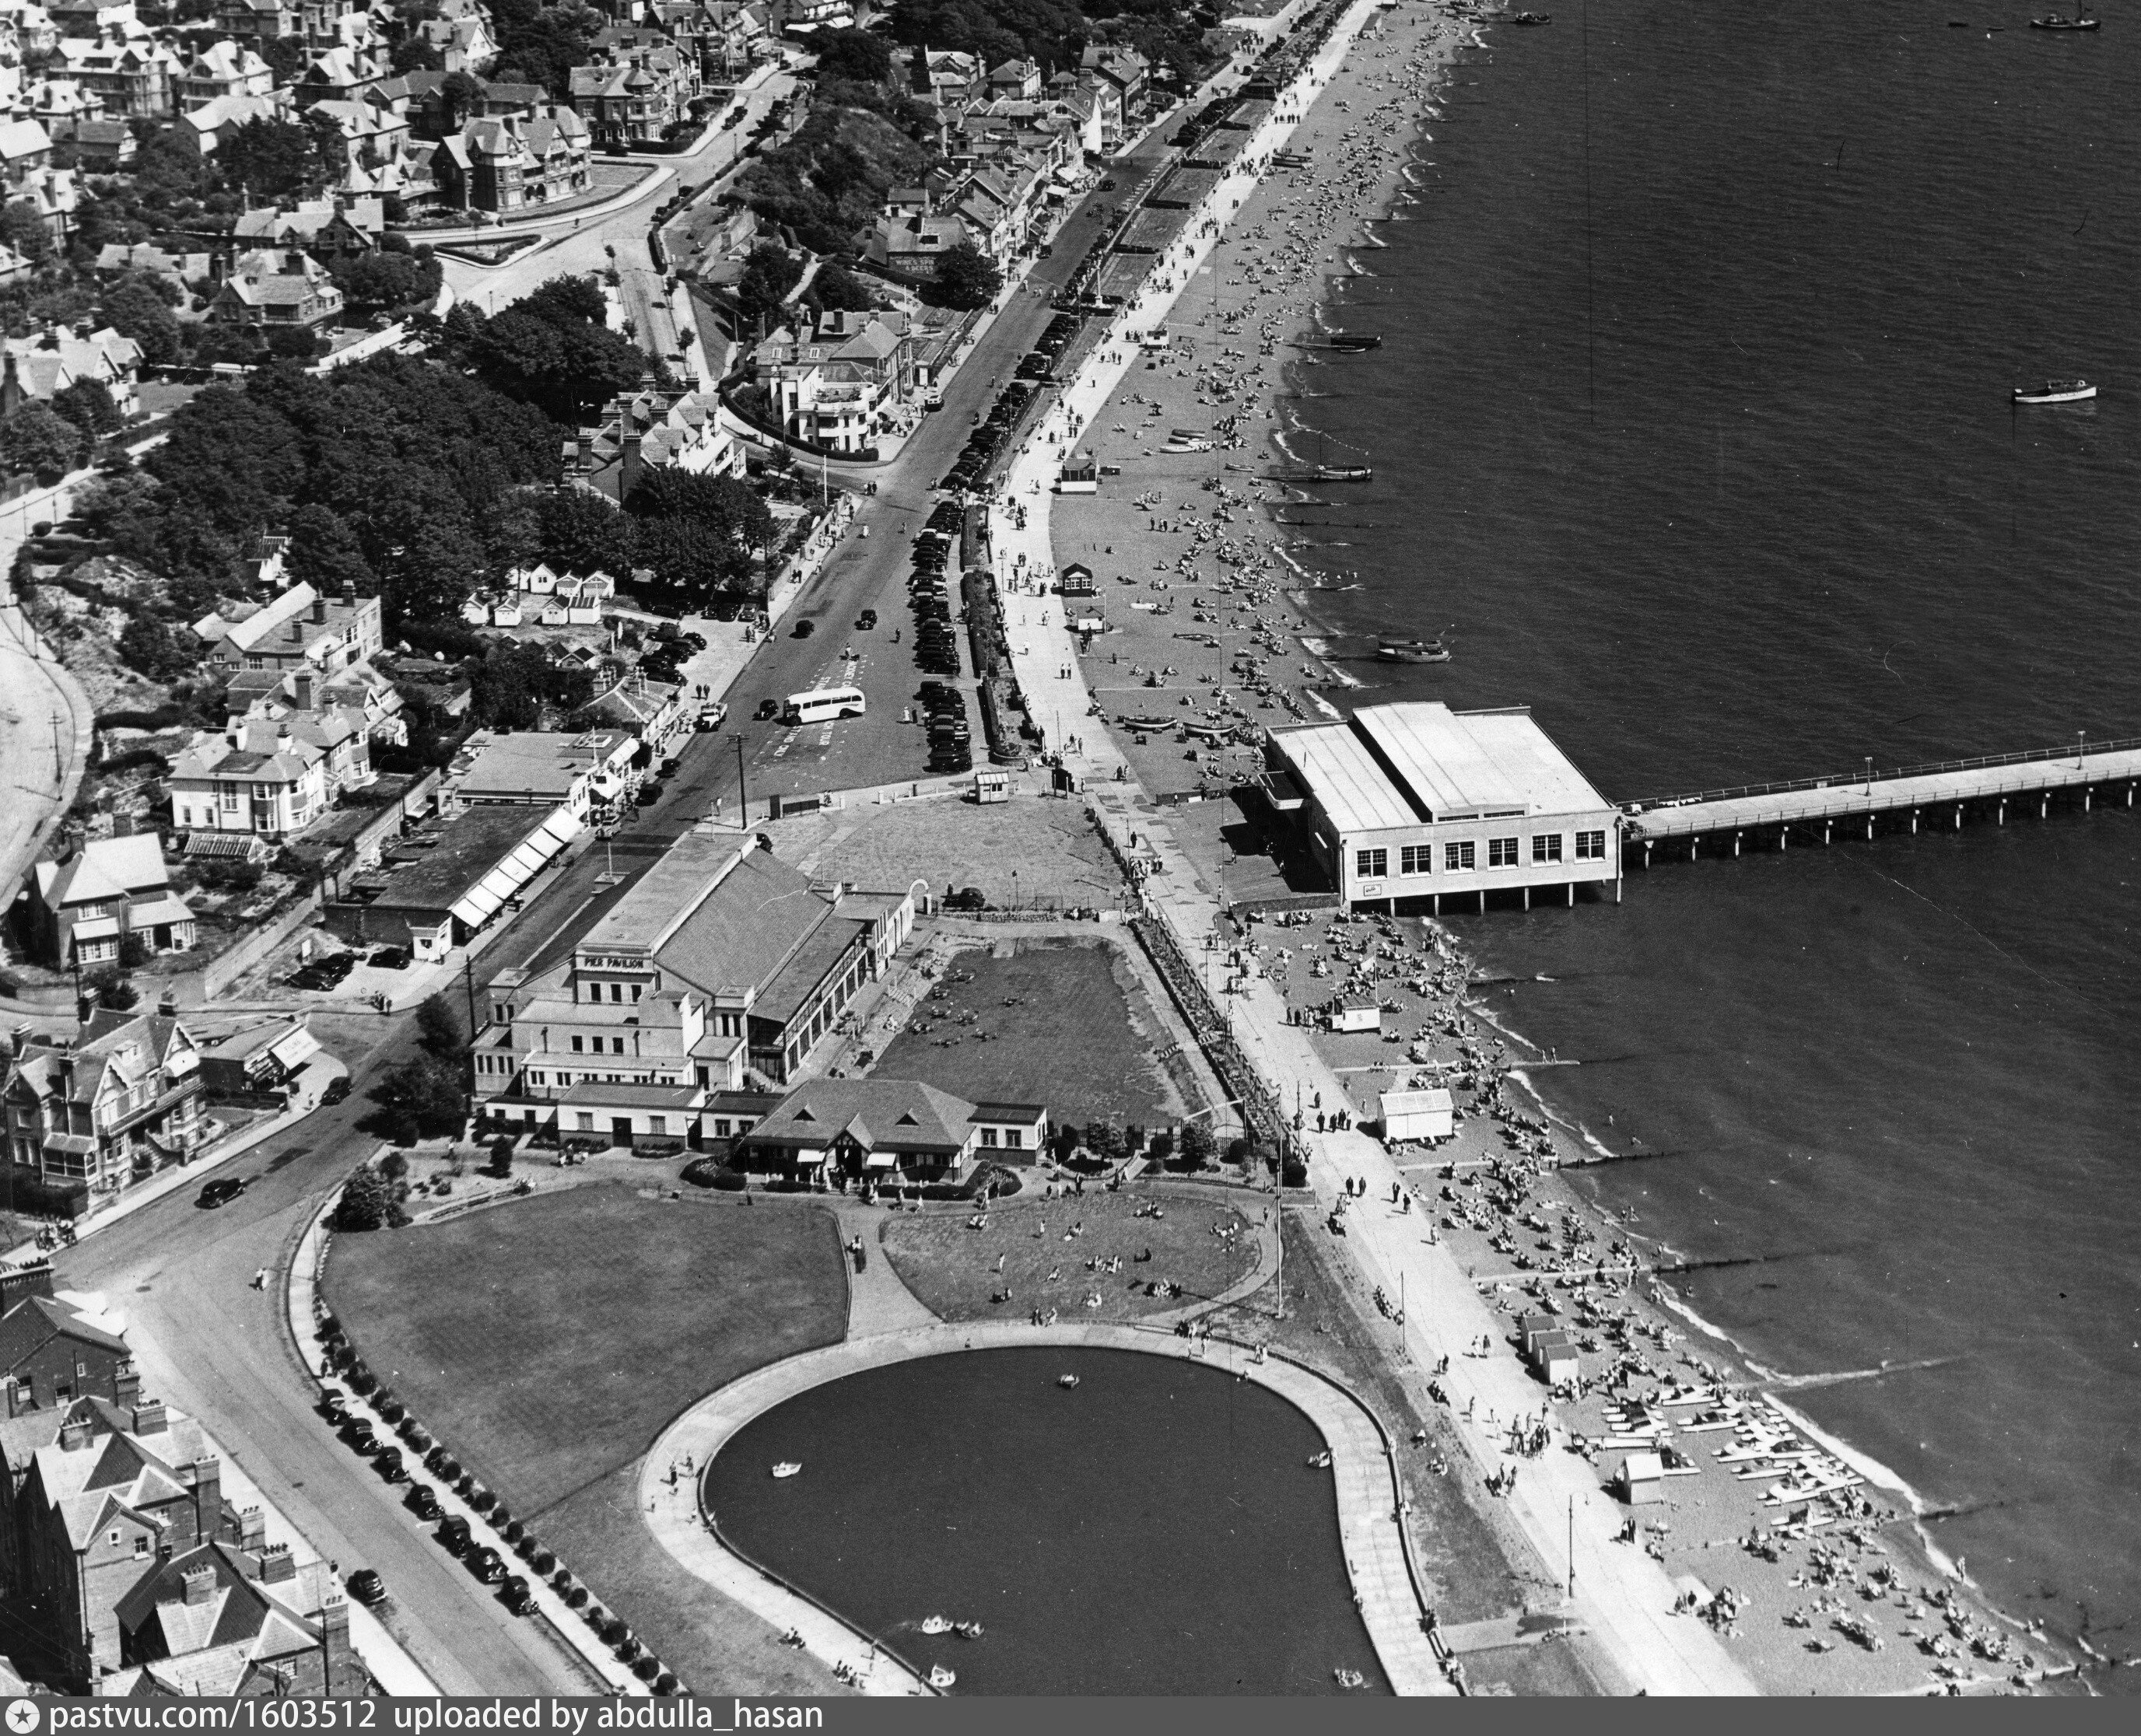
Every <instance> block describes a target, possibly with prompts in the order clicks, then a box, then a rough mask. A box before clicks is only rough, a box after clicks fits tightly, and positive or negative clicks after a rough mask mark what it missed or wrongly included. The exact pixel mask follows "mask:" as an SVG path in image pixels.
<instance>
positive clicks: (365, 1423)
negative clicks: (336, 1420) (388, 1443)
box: [342, 1417, 379, 1457]
mask: <svg viewBox="0 0 2141 1736" xmlns="http://www.w3.org/2000/svg"><path fill="white" fill-rule="evenodd" d="M342 1438H343V1439H344V1440H346V1441H347V1442H348V1443H350V1445H351V1446H352V1447H354V1448H356V1449H357V1451H358V1452H359V1453H364V1454H366V1455H367V1457H368V1456H369V1455H371V1454H372V1453H377V1451H378V1450H379V1438H378V1437H377V1435H375V1434H373V1433H372V1421H371V1419H369V1418H368V1417H352V1418H351V1419H349V1420H348V1421H347V1423H345V1424H342Z"/></svg>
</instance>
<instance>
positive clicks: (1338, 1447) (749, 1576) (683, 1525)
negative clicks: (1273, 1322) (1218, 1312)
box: [639, 1321, 1455, 1695]
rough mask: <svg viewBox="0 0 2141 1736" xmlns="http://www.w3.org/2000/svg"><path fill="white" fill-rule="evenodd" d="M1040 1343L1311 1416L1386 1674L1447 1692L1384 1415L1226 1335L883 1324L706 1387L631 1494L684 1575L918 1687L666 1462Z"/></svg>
mask: <svg viewBox="0 0 2141 1736" xmlns="http://www.w3.org/2000/svg"><path fill="white" fill-rule="evenodd" d="M1027 1345H1084V1346H1086V1347H1088V1348H1090V1349H1100V1350H1139V1351H1143V1352H1144V1353H1145V1354H1146V1355H1155V1356H1173V1357H1176V1358H1178V1359H1179V1360H1184V1361H1210V1362H1212V1363H1213V1364H1215V1365H1218V1366H1219V1367H1221V1368H1223V1369H1224V1370H1227V1371H1228V1372H1229V1373H1233V1374H1236V1375H1242V1376H1243V1377H1245V1378H1247V1379H1251V1380H1254V1381H1256V1382H1257V1383H1258V1384H1259V1385H1262V1386H1263V1387H1265V1388H1267V1389H1269V1390H1270V1391H1272V1392H1274V1393H1276V1394H1278V1395H1279V1397H1281V1398H1282V1399H1286V1400H1287V1402H1288V1403H1289V1404H1292V1405H1293V1406H1294V1407H1295V1408H1296V1409H1298V1410H1300V1411H1302V1412H1303V1413H1304V1414H1307V1417H1308V1419H1309V1420H1310V1421H1312V1423H1314V1424H1316V1426H1317V1429H1320V1430H1321V1431H1322V1434H1323V1438H1324V1440H1325V1442H1326V1443H1327V1444H1328V1445H1329V1447H1330V1448H1331V1473H1332V1476H1333V1477H1334V1478H1336V1486H1337V1497H1338V1532H1339V1540H1340V1542H1341V1545H1342V1547H1343V1548H1344V1550H1345V1553H1346V1571H1347V1572H1348V1574H1349V1575H1350V1576H1351V1579H1352V1581H1353V1590H1354V1594H1355V1599H1356V1602H1357V1603H1358V1604H1359V1606H1360V1609H1361V1619H1362V1620H1363V1621H1364V1622H1365V1623H1366V1626H1367V1630H1368V1635H1369V1638H1370V1639H1371V1640H1372V1641H1373V1642H1374V1644H1375V1647H1376V1655H1377V1656H1378V1657H1380V1658H1381V1660H1382V1665H1383V1670H1384V1673H1385V1675H1388V1676H1389V1677H1390V1685H1391V1686H1392V1688H1393V1689H1395V1690H1396V1692H1398V1693H1399V1694H1408V1695H1419V1694H1453V1693H1454V1692H1455V1689H1453V1688H1452V1687H1451V1686H1450V1685H1449V1683H1448V1682H1446V1681H1445V1679H1444V1678H1443V1675H1442V1671H1441V1668H1440V1664H1439V1663H1438V1661H1437V1660H1436V1656H1435V1650H1434V1646H1433V1645H1432V1643H1431V1641H1430V1640H1429V1638H1428V1635H1427V1633H1426V1630H1425V1621H1424V1612H1423V1611H1422V1609H1421V1606H1420V1599H1419V1597H1418V1596H1417V1594H1416V1593H1415V1590H1414V1582H1413V1579H1412V1576H1411V1573H1410V1568H1409V1566H1408V1564H1407V1561H1406V1556H1405V1537H1404V1529H1403V1527H1402V1525H1401V1524H1400V1522H1398V1520H1399V1516H1398V1514H1397V1511H1396V1502H1397V1500H1398V1494H1397V1485H1396V1481H1395V1473H1394V1470H1393V1468H1392V1466H1391V1463H1390V1448H1389V1444H1388V1443H1387V1441H1386V1440H1385V1437H1384V1434H1383V1432H1382V1429H1381V1426H1380V1425H1379V1424H1377V1423H1376V1419H1375V1418H1374V1417H1373V1415H1371V1414H1370V1413H1369V1412H1368V1410H1367V1409H1366V1408H1365V1407H1364V1406H1362V1405H1361V1404H1360V1402H1359V1401H1358V1400H1357V1399H1354V1398H1353V1397H1352V1396H1351V1394H1348V1393H1346V1391H1345V1390H1344V1389H1342V1388H1341V1387H1338V1386H1336V1384H1333V1383H1331V1382H1330V1381H1327V1380H1326V1379H1323V1378H1322V1376H1321V1375H1315V1374H1312V1373H1311V1372H1310V1371H1309V1370H1307V1369H1304V1368H1302V1367H1301V1366H1300V1365H1297V1364H1295V1363H1291V1362H1287V1361H1284V1360H1281V1359H1279V1358H1277V1357H1274V1358H1272V1359H1270V1360H1267V1361H1264V1362H1256V1361H1253V1360H1251V1358H1250V1356H1249V1355H1248V1353H1247V1352H1246V1351H1245V1350H1243V1349H1242V1348H1241V1347H1240V1346H1238V1345H1231V1344H1227V1343H1224V1342H1221V1341H1206V1340H1197V1339H1189V1338H1178V1337H1176V1336H1175V1335H1173V1334H1172V1333H1163V1332H1157V1331H1154V1330H1150V1329H1140V1328H1138V1327H1135V1326H1127V1325H1072V1326H1065V1325H1059V1326H1055V1327H1040V1326H1030V1325H1022V1324H1020V1323H1016V1322H1012V1321H1002V1322H997V1321H982V1322H977V1323H974V1324H970V1325H935V1326H917V1327H912V1328H908V1329H906V1330H898V1331H893V1332H882V1333H878V1334H875V1335H872V1336H870V1337H867V1338H859V1339H851V1340H848V1341H847V1342H846V1343H844V1344H838V1345H830V1346H829V1347H827V1348H826V1349H824V1350H812V1351H808V1352H806V1353H805V1354H804V1355H800V1356H791V1357H790V1358H788V1359H787V1360H785V1361H784V1362H777V1363H775V1364H774V1365H772V1366H770V1368H764V1369H760V1370H757V1371H756V1373H754V1374H750V1375H745V1376H744V1377H743V1378H742V1379H740V1380H736V1381H732V1382H731V1383H730V1384H728V1385H727V1386H725V1387H723V1388H722V1389H721V1390H720V1391H718V1392H716V1393H712V1394H708V1395H707V1396H706V1398H704V1399H701V1400H700V1401H699V1402H698V1403H697V1404H695V1405H693V1406H692V1408H691V1409H689V1410H687V1411H686V1412H685V1413H684V1414H682V1416H680V1417H679V1418H677V1420H676V1421H675V1422H674V1423H672V1424H670V1425H669V1427H668V1428H667V1429H665V1430H664V1431H663V1432H662V1436H661V1438H659V1439H658V1440H657V1441H656V1442H655V1443H654V1446H653V1448H652V1450H651V1451H650V1452H649V1453H647V1457H646V1458H645V1459H644V1460H643V1461H642V1464H641V1468H640V1476H639V1498H640V1502H641V1512H642V1513H643V1514H644V1515H645V1516H646V1519H647V1527H648V1529H650V1530H651V1531H652V1532H653V1533H654V1535H655V1537H656V1538H657V1541H659V1542H660V1543H661V1545H662V1547H663V1548H665V1549H667V1551H668V1552H669V1553H670V1554H671V1555H672V1556H674V1557H675V1558H676V1560H677V1563H678V1564H679V1565H680V1566H682V1567H683V1568H684V1569H685V1570H686V1571H687V1572H691V1573H694V1574H696V1575H697V1576H699V1577H700V1578H701V1579H702V1580H704V1581H706V1583H707V1584H709V1585H711V1586H713V1587H714V1588H715V1589H716V1590H717V1591H721V1593H723V1594H724V1595H725V1596H729V1597H732V1598H734V1599H735V1600H736V1601H737V1602H738V1603H740V1604H742V1605H743V1606H745V1607H746V1608H747V1609H749V1610H751V1611H754V1612H756V1614H758V1615H760V1616H763V1617H765V1620H768V1621H770V1622H771V1623H772V1624H773V1625H774V1626H775V1627H776V1628H779V1629H780V1630H782V1631H784V1632H785V1631H788V1630H794V1631H795V1633H797V1634H798V1635H800V1636H801V1638H802V1640H803V1643H804V1645H805V1647H806V1648H807V1649H808V1650H810V1651H812V1652H814V1653H815V1654H816V1655H818V1656H819V1657H821V1658H823V1659H824V1660H826V1661H827V1662H828V1663H831V1664H839V1663H842V1662H845V1663H846V1664H848V1665H850V1666H852V1667H853V1668H854V1669H855V1670H857V1671H858V1673H859V1676H860V1680H861V1685H862V1687H863V1689H864V1692H866V1693H872V1694H919V1693H924V1692H927V1691H928V1690H927V1689H926V1688H925V1687H924V1685H923V1683H922V1681H921V1680H920V1679H919V1678H918V1677H917V1676H916V1675H914V1674H913V1672H912V1671H911V1670H909V1669H908V1668H907V1666H906V1665H903V1664H901V1663H899V1662H898V1660H895V1659H893V1658H892V1657H890V1656H888V1655H886V1654H885V1653H884V1652H883V1651H882V1650H879V1649H878V1648H877V1647H876V1646H875V1645H874V1643H873V1642H872V1640H870V1638H869V1635H865V1634H863V1633H862V1632H860V1631H859V1630H857V1629H856V1628H854V1627H853V1626H851V1625H849V1624H848V1623H847V1622H846V1621H844V1620H842V1619H840V1618H839V1616H835V1615H834V1614H832V1613H831V1612H830V1611H828V1610H825V1609H824V1608H821V1607H820V1606H819V1605H817V1604H816V1603H815V1602H813V1601H810V1599H808V1598H805V1597H804V1596H800V1595H799V1594H798V1593H796V1592H795V1591H790V1589H789V1588H788V1587H787V1586H785V1585H782V1584H780V1582H779V1581H775V1580H773V1579H771V1578H769V1577H767V1576H765V1574H764V1573H763V1572H762V1571H760V1569H759V1568H757V1567H756V1566H753V1565H752V1564H751V1563H750V1562H748V1561H746V1560H744V1559H743V1558H742V1557H741V1556H739V1555H736V1554H735V1553H733V1552H731V1550H730V1549H729V1548H728V1547H726V1544H725V1543H724V1542H722V1541H721V1537H720V1534H719V1533H718V1532H716V1530H715V1529H714V1527H713V1526H712V1525H711V1524H710V1523H709V1522H708V1521H707V1519H706V1515H705V1513H704V1512H703V1511H702V1510H701V1505H700V1501H699V1494H698V1490H699V1479H698V1478H697V1477H696V1475H694V1476H690V1477H679V1478H677V1482H676V1483H675V1484H674V1486H672V1485H671V1484H670V1483H667V1480H666V1479H665V1477H664V1474H663V1473H664V1471H665V1470H666V1468H667V1467H668V1466H670V1465H671V1464H673V1463H682V1461H683V1460H684V1459H685V1458H686V1457H687V1455H688V1456H689V1458H690V1459H691V1462H692V1464H693V1465H694V1466H695V1467H696V1468H700V1469H703V1468H705V1466H706V1464H708V1463H710V1462H711V1460H712V1458H713V1457H714V1455H715V1454H716V1453H719V1452H720V1451H721V1448H723V1447H724V1446H725V1445H726V1444H727V1443H728V1442H729V1441H730V1440H731V1438H734V1436H735V1435H736V1432H737V1430H739V1429H741V1428H742V1427H743V1426H744V1425H745V1424H746V1423H749V1422H751V1421H752V1420H753V1419H756V1418H757V1417H759V1416H760V1415H762V1414H765V1412H766V1411H769V1410H770V1409H773V1408H774V1406H775V1405H777V1404H781V1403H783V1402H784V1401H785V1400H786V1399H792V1398H794V1397H795V1396H796V1395H797V1394H799V1393H804V1392H808V1391H810V1389H812V1388H814V1387H818V1386H822V1385H824V1384H825V1383H826V1382H827V1381H829V1380H838V1379H842V1378H843V1377H844V1376H846V1375H854V1374H859V1373H861V1372H862V1371H863V1370H865V1369H873V1368H881V1367H883V1366H885V1365H888V1364H892V1363H898V1362H907V1361H912V1360H914V1359H915V1358H917V1357H922V1356H938V1355H947V1354H950V1353H956V1352H959V1351H964V1350H1003V1349H1009V1348H1012V1347H1015V1346H1027Z"/></svg>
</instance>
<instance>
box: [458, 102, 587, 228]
mask: <svg viewBox="0 0 2141 1736" xmlns="http://www.w3.org/2000/svg"><path fill="white" fill-rule="evenodd" d="M588 142H589V140H588V126H587V123H586V122H585V121H584V120H582V119H581V118H580V117H579V116H578V114H576V113H575V112H574V111H573V110H571V109H568V108H564V107H562V106H545V107H543V108H540V109H538V110H537V111H534V113H533V114H531V115H528V116H519V115H508V116H502V117H499V118H496V119H491V118H485V119H480V120H471V121H470V122H469V123H468V124H467V125H465V126H464V127H463V128H462V129H461V130H460V132H458V133H456V134H454V135H451V136H450V137H448V138H446V139H445V140H442V141H441V143H440V145H439V148H438V150H436V151H435V152H434V153H433V154H432V157H431V172H432V174H433V175H435V176H436V179H437V180H438V184H439V191H440V194H441V199H442V200H443V202H444V204H445V205H446V206H447V207H448V208H450V209H454V210H461V211H519V210H522V209H525V208H526V207H528V206H530V205H544V204H552V203H554V201H556V200H559V199H571V198H573V196H575V195H576V194H582V193H584V192H586V191H587V189H588Z"/></svg>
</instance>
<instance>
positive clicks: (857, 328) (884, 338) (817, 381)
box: [751, 312, 914, 452]
mask: <svg viewBox="0 0 2141 1736" xmlns="http://www.w3.org/2000/svg"><path fill="white" fill-rule="evenodd" d="M751 367H752V372H753V375H754V377H755V378H756V381H757V382H758V384H759V385H760V386H763V387H764V388H765V391H766V393H767V395H768V396H769V397H770V398H771V400H772V401H773V404H774V409H775V415H776V416H778V418H779V419H780V426H781V430H782V431H783V432H784V433H785V434H786V435H789V436H790V437H791V438H793V439H796V440H810V441H814V442H815V443H816V444H818V445H823V446H826V447H829V448H830V449H832V450H834V451H838V452H855V451H861V450H865V449H867V448H869V447H871V446H874V445H876V443H877V436H878V435H879V434H880V433H882V432H883V431H884V430H886V429H888V427H890V426H892V425H893V423H894V421H895V420H896V412H898V411H900V410H901V409H903V407H904V406H905V405H906V403H907V401H908V398H909V396H911V392H912V388H913V383H914V382H913V375H914V344H913V338H912V337H911V336H910V334H909V332H908V324H907V319H906V316H905V315H903V314H900V313H893V312H873V313H857V312H829V313H826V314H824V316H822V317H820V319H819V322H818V324H817V325H816V327H808V326H800V327H796V328H795V329H790V328H789V327H785V326H784V327H782V328H781V329H780V330H779V331H777V332H775V333H774V334H773V335H772V336H771V337H768V338H767V339H766V340H765V342H763V343H761V344H760V345H759V346H758V347H757V348H756V350H754V351H753V352H751Z"/></svg>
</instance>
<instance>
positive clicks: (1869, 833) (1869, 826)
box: [1866, 814, 1873, 843]
mask: <svg viewBox="0 0 2141 1736" xmlns="http://www.w3.org/2000/svg"><path fill="white" fill-rule="evenodd" d="M1866 842H1867V843H1873V815H1872V814H1868V815H1867V816H1866Z"/></svg>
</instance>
